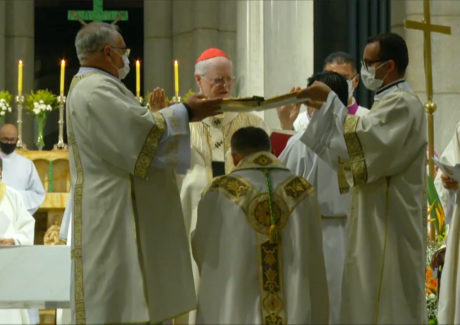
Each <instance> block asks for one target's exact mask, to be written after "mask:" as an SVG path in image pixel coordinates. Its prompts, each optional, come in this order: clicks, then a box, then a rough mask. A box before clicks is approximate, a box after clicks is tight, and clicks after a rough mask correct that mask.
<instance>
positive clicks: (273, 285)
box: [259, 240, 287, 325]
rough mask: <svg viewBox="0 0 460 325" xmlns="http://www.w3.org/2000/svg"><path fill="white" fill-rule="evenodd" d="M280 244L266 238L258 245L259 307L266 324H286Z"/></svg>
mask: <svg viewBox="0 0 460 325" xmlns="http://www.w3.org/2000/svg"><path fill="white" fill-rule="evenodd" d="M281 255H282V254H281V244H280V243H271V242H270V240H267V241H265V242H263V243H261V244H260V245H259V258H260V261H261V263H260V276H259V279H260V290H261V299H260V307H261V311H262V320H263V323H264V324H266V325H282V324H287V317H286V299H285V297H284V285H283V268H282V256H281Z"/></svg>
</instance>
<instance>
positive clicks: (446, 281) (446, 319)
mask: <svg viewBox="0 0 460 325" xmlns="http://www.w3.org/2000/svg"><path fill="white" fill-rule="evenodd" d="M440 161H441V162H442V163H445V164H447V165H450V166H455V165H456V164H458V163H460V123H459V124H457V127H456V130H455V134H454V136H453V137H452V139H451V140H450V142H449V144H448V145H447V147H446V148H445V149H444V152H443V153H442V155H441V158H440ZM443 178H444V184H445V187H447V188H448V189H449V194H450V195H449V204H452V205H453V207H452V208H451V209H448V210H450V211H452V213H451V214H452V216H453V217H452V218H451V221H450V226H449V233H448V235H447V244H446V255H445V259H444V261H445V262H444V268H443V270H442V277H441V289H440V291H439V305H438V321H439V324H458V323H460V276H459V272H458V271H459V268H460V244H459V242H460V215H459V214H460V209H459V207H460V196H459V195H458V193H459V190H458V188H459V184H458V182H457V181H455V180H454V179H451V178H449V177H448V176H447V175H444V177H443ZM448 217H449V216H448V215H446V220H447V218H448Z"/></svg>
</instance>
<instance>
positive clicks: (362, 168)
mask: <svg viewBox="0 0 460 325" xmlns="http://www.w3.org/2000/svg"><path fill="white" fill-rule="evenodd" d="M358 121H359V117H358V116H355V115H347V117H346V118H345V125H344V138H345V143H346V146H347V151H348V155H349V157H350V168H351V173H352V175H353V183H354V185H355V186H357V185H363V184H366V182H367V167H366V160H365V158H364V153H363V148H362V146H361V142H359V138H358V135H357V134H356V128H357V126H358Z"/></svg>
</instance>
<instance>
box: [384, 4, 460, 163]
mask: <svg viewBox="0 0 460 325" xmlns="http://www.w3.org/2000/svg"><path fill="white" fill-rule="evenodd" d="M391 6H392V8H391V9H392V16H391V18H392V31H394V32H396V33H398V34H400V35H402V36H403V37H404V38H405V39H406V42H407V46H408V49H409V67H408V70H407V74H406V77H407V81H408V82H409V83H410V85H411V87H412V88H413V89H414V91H415V92H416V93H417V95H418V96H419V97H420V100H421V101H422V103H425V102H426V91H425V70H424V65H423V64H424V63H423V33H422V32H421V31H416V30H405V29H404V27H403V21H404V19H410V20H417V21H421V20H422V18H423V1H392V3H391ZM431 22H432V23H433V24H439V25H448V26H451V29H452V34H451V35H445V34H437V33H433V34H432V37H431V39H432V60H433V101H434V102H435V103H436V104H437V107H438V109H437V111H436V113H435V114H434V136H435V138H434V141H435V150H436V151H438V153H439V154H440V153H442V151H443V150H444V148H445V147H446V145H447V143H448V142H449V140H450V138H451V137H452V136H453V134H454V132H455V126H456V124H457V123H458V122H460V107H459V106H458V103H459V102H460V79H459V78H458V76H457V74H458V73H457V69H456V65H457V61H458V59H457V53H458V52H459V51H460V1H449V0H436V1H431Z"/></svg>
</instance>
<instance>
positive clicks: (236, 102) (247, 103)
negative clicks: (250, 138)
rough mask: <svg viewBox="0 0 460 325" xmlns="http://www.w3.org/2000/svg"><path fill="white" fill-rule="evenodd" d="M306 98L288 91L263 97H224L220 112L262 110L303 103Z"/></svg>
mask: <svg viewBox="0 0 460 325" xmlns="http://www.w3.org/2000/svg"><path fill="white" fill-rule="evenodd" d="M305 101H307V98H297V93H288V94H284V95H280V96H275V97H271V98H268V99H265V98H264V97H260V96H252V97H243V98H225V99H224V100H223V102H222V106H221V111H222V112H250V111H264V110H267V109H271V108H277V107H280V106H284V105H291V104H297V103H303V102H305Z"/></svg>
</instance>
